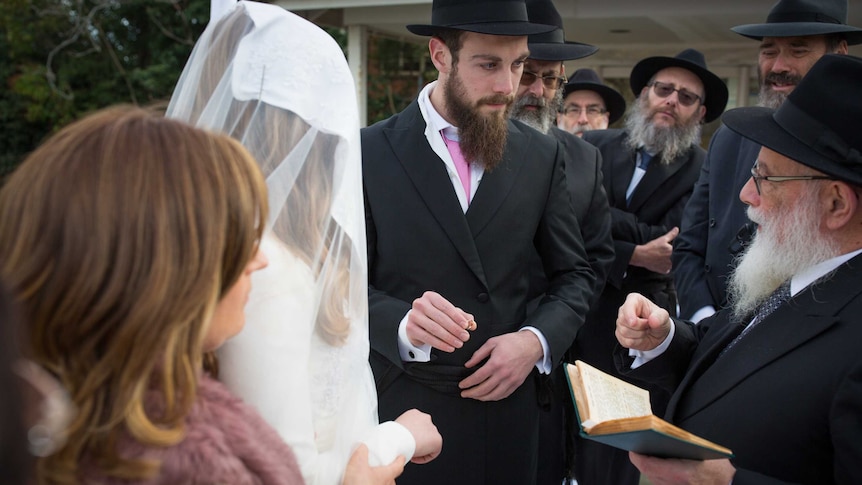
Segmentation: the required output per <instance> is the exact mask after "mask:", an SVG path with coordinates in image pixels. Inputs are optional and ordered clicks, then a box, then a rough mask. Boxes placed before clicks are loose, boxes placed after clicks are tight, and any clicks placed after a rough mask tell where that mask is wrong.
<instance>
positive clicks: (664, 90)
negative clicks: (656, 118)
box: [647, 81, 703, 106]
mask: <svg viewBox="0 0 862 485" xmlns="http://www.w3.org/2000/svg"><path fill="white" fill-rule="evenodd" d="M647 86H650V87H652V90H653V92H654V93H655V95H656V96H658V97H659V98H666V97H668V96H670V95H671V94H673V93H674V91H676V92H677V93H679V94H678V95H677V99H678V100H679V104H681V105H683V106H691V105H693V104H694V103H697V102H700V104H703V98H701V97H700V96H698V95H696V94H694V93H693V92H691V91H688V90H686V89H685V88H683V89H676V87H674V85H673V84H669V83H663V82H660V81H653V82H651V83H649V84H647Z"/></svg>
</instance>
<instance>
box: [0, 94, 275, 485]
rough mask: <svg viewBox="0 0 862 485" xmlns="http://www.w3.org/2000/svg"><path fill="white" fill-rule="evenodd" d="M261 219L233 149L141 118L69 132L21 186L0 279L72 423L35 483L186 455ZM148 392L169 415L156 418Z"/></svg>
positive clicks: (154, 467) (12, 206) (4, 217)
mask: <svg viewBox="0 0 862 485" xmlns="http://www.w3.org/2000/svg"><path fill="white" fill-rule="evenodd" d="M266 204H267V202H266V186H265V183H264V181H263V178H262V176H261V174H260V171H259V169H258V168H257V164H256V162H255V161H254V159H253V158H252V157H251V155H250V154H249V153H248V152H247V151H246V150H245V149H244V148H243V147H242V145H240V144H239V143H238V142H237V141H235V140H233V139H231V138H229V137H227V136H224V135H216V134H211V133H207V132H205V131H203V130H200V129H197V128H194V127H191V126H189V125H187V124H185V123H182V122H180V121H176V120H171V119H166V118H162V117H160V116H158V115H156V114H155V113H152V112H149V111H147V110H143V109H140V108H132V107H118V108H112V109H108V110H104V111H100V112H97V113H95V114H93V115H90V116H88V117H86V118H84V119H82V120H80V121H78V122H76V123H74V124H72V125H70V126H68V127H66V128H65V129H63V130H62V131H60V132H59V133H57V134H56V135H55V136H53V137H52V138H50V139H49V140H48V141H47V142H45V143H44V144H43V145H42V146H41V147H39V148H38V149H37V150H36V151H35V152H33V153H32V154H31V155H30V156H29V157H28V158H27V160H25V161H24V163H23V164H22V165H21V166H20V167H19V168H18V170H17V171H16V172H15V173H13V174H12V176H11V177H10V179H9V180H8V182H7V183H6V185H5V186H4V188H3V189H2V191H0V227H2V228H3V230H2V231H0V254H2V255H3V260H2V262H0V277H2V278H3V279H4V280H5V281H6V282H7V283H8V284H9V286H10V287H11V289H12V291H13V293H14V294H15V296H16V299H17V300H18V301H19V302H20V303H21V306H22V308H23V311H24V316H25V319H26V320H27V321H28V322H29V323H30V327H29V332H28V333H29V336H28V337H29V346H30V349H29V350H30V352H31V354H32V358H33V359H34V360H35V361H36V362H38V363H39V364H41V365H42V366H44V367H45V368H46V369H47V370H48V371H50V372H52V373H53V374H54V375H56V376H57V377H58V379H59V380H60V381H61V382H62V384H63V385H64V386H65V387H66V389H67V390H68V391H69V393H70V395H71V398H72V401H73V403H74V404H75V405H76V406H77V409H78V415H77V417H76V419H75V420H74V421H73V422H72V424H71V426H70V429H69V431H68V441H67V443H66V445H65V446H64V447H63V448H61V449H60V450H59V451H58V452H57V453H55V454H54V455H52V456H49V457H46V458H43V459H41V460H40V462H39V463H38V470H37V474H38V479H39V482H40V483H44V484H55V483H56V484H67V483H77V478H76V477H77V475H78V470H79V466H81V463H82V462H85V461H86V462H87V463H88V464H90V463H92V465H93V466H95V467H97V468H98V470H99V471H100V472H101V473H103V474H104V475H106V476H112V477H118V478H128V479H140V478H146V477H149V476H152V475H154V474H155V473H156V472H157V471H158V463H154V462H152V461H141V460H129V459H126V458H124V457H122V456H119V455H118V453H117V450H116V444H117V442H118V438H119V437H120V436H121V435H124V434H125V435H128V436H130V437H132V438H133V439H135V440H137V441H138V442H140V443H142V444H144V445H147V446H171V445H173V444H176V443H178V442H179V441H181V440H182V439H183V432H184V428H183V421H184V418H185V416H186V415H187V413H188V412H189V410H190V408H191V405H192V403H193V402H194V400H195V397H196V388H197V379H198V374H199V372H200V369H201V360H202V355H203V350H202V344H203V339H204V337H205V336H206V333H207V330H208V326H209V322H210V320H211V317H212V313H213V311H214V308H215V305H216V303H217V302H218V300H219V299H220V298H221V296H222V295H223V294H224V293H225V292H226V291H227V290H228V289H229V288H230V287H231V286H233V284H234V283H235V282H236V281H237V280H238V279H239V277H240V275H241V274H242V272H243V270H244V268H245V266H246V264H247V263H248V262H249V260H250V259H251V258H252V257H253V256H254V253H255V251H256V250H257V244H258V242H259V240H260V237H261V233H262V231H263V221H265V220H266V213H267V205H266ZM148 390H155V391H158V393H159V394H160V395H161V396H162V397H163V399H164V403H163V404H164V409H165V412H164V413H162V414H160V415H157V416H153V415H149V414H148V413H147V411H146V410H145V408H144V403H143V399H144V394H145V392H147V391H148ZM88 466H89V465H88Z"/></svg>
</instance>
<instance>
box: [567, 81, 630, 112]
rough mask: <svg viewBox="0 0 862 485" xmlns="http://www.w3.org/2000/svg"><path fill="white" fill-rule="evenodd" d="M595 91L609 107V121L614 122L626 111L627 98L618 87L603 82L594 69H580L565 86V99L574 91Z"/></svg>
mask: <svg viewBox="0 0 862 485" xmlns="http://www.w3.org/2000/svg"><path fill="white" fill-rule="evenodd" d="M584 90H586V91H595V92H596V93H597V94H598V95H599V96H601V97H602V99H603V100H605V106H606V107H607V108H608V123H613V122H615V121H616V120H618V119H620V118H621V117H622V116H623V113H625V112H626V99H625V98H623V95H622V94H620V93H619V92H618V91H617V90H616V89H614V88H612V87H610V86H606V85H604V84H602V80H601V78H599V75H598V73H596V71H593V70H592V69H586V68H585V69H578V70H577V71H575V73H574V74H572V77H570V78H569V82H567V83H566V85H565V87H564V88H563V99H565V98H566V96H568V95H569V93H571V92H573V91H584Z"/></svg>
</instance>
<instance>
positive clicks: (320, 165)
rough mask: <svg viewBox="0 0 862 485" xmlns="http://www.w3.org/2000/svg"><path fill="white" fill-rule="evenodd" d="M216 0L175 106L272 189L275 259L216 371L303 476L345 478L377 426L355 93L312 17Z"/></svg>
mask: <svg viewBox="0 0 862 485" xmlns="http://www.w3.org/2000/svg"><path fill="white" fill-rule="evenodd" d="M221 3H222V4H225V7H224V8H225V9H226V11H225V12H224V15H223V16H222V17H221V18H220V19H219V20H216V18H217V15H218V13H217V12H213V17H214V20H211V22H210V25H209V26H208V27H207V29H206V30H205V31H204V33H203V35H202V36H201V38H200V39H199V41H198V42H197V44H196V46H195V48H194V50H193V52H192V54H191V57H190V58H189V60H188V63H187V65H186V67H185V69H184V71H183V73H182V76H181V78H180V80H179V82H178V84H177V87H176V89H175V92H174V94H173V96H172V98H171V102H170V105H169V107H168V113H167V115H168V116H170V117H173V118H179V119H183V120H186V121H189V122H191V123H192V124H195V125H197V126H199V127H202V128H208V129H212V130H217V131H220V132H224V133H227V134H229V135H231V136H233V137H234V138H237V139H239V140H240V141H241V142H242V143H243V145H244V146H245V147H246V148H248V149H249V150H250V151H251V152H252V154H253V155H254V156H255V157H256V158H257V160H258V161H259V163H260V166H261V169H262V170H263V172H264V175H265V177H266V181H267V186H268V189H269V206H270V216H269V220H268V222H267V231H266V234H265V237H264V241H263V242H262V249H263V251H264V253H265V254H266V255H267V257H268V258H269V260H270V265H269V267H267V268H266V269H264V270H262V271H259V272H257V273H256V274H255V276H254V279H253V288H252V293H251V296H250V299H249V303H248V305H247V307H246V326H245V328H244V329H243V331H242V332H241V333H240V334H239V335H238V336H237V337H235V338H234V339H232V340H231V341H229V342H227V343H226V344H225V346H224V347H223V348H222V349H221V351H220V354H219V359H220V367H221V371H220V372H221V379H222V380H223V381H224V382H225V383H226V384H227V385H228V387H230V388H231V390H233V391H234V392H235V393H237V394H239V395H240V396H241V397H242V398H244V399H245V400H247V401H249V402H250V403H251V404H253V405H255V406H256V407H258V410H259V411H260V412H261V414H262V415H263V416H264V418H265V419H267V421H268V422H269V423H270V424H272V425H273V426H274V427H275V428H276V429H277V430H278V431H279V433H281V434H282V436H283V437H284V438H285V440H286V441H287V442H288V443H289V444H290V445H291V446H292V448H293V449H294V452H295V453H296V454H297V458H298V461H299V462H300V465H301V466H302V468H303V474H304V475H305V477H306V482H307V483H321V484H322V483H333V484H334V483H340V481H341V479H340V477H341V473H342V472H343V469H344V464H346V463H347V461H348V458H349V455H350V453H351V452H352V451H353V449H354V448H355V446H356V445H357V443H358V442H359V441H360V440H362V439H363V438H364V437H367V435H368V433H369V432H371V431H370V430H371V429H372V428H374V427H375V426H376V425H377V398H376V393H375V389H374V383H373V378H372V377H371V371H370V368H369V366H368V360H367V359H368V309H367V267H366V252H365V251H366V249H365V226H364V224H365V220H364V209H363V198H362V183H361V166H360V148H359V122H358V120H359V118H358V110H357V103H356V92H355V89H356V88H355V84H354V82H353V78H352V76H351V74H350V71H349V69H348V66H347V62H346V60H345V58H344V54H343V52H342V51H341V49H340V48H339V46H338V45H337V44H336V42H335V41H334V40H333V39H332V38H331V37H330V36H329V35H328V34H326V33H325V32H324V31H322V30H320V29H319V28H318V27H316V26H315V25H313V24H312V23H310V22H308V21H306V20H304V19H302V18H300V17H298V16H296V15H294V14H292V13H290V12H287V11H286V10H284V9H282V8H280V7H277V6H273V5H267V4H260V3H255V2H239V3H237V4H235V5H233V4H232V2H231V1H230V0H228V1H227V2H225V1H224V0H222V1H221ZM214 8H217V7H215V4H214ZM381 459H382V460H384V461H385V462H386V463H388V462H389V461H388V460H389V459H390V458H389V457H382V458H381ZM408 459H409V456H408Z"/></svg>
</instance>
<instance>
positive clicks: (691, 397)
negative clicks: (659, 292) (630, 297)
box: [615, 256, 862, 485]
mask: <svg viewBox="0 0 862 485" xmlns="http://www.w3.org/2000/svg"><path fill="white" fill-rule="evenodd" d="M859 315H862V256H857V257H855V258H853V259H851V260H850V261H848V262H847V263H845V264H843V265H841V266H840V267H839V268H838V269H837V270H836V272H835V273H834V274H833V276H832V277H830V278H828V279H825V280H822V281H820V282H817V283H815V284H813V285H811V286H809V287H808V288H806V289H804V290H803V291H801V292H800V293H799V294H797V295H796V296H795V297H793V299H791V300H790V302H788V303H787V304H785V305H783V306H781V307H779V308H778V309H777V310H776V311H775V312H774V313H772V314H771V315H770V316H768V317H767V318H765V319H764V320H763V321H762V322H761V323H760V324H759V325H757V326H756V327H754V328H753V329H752V330H751V331H750V332H749V333H748V334H747V335H746V336H745V337H744V338H743V339H742V340H740V342H739V343H737V344H736V345H734V347H733V348H731V349H730V350H728V351H727V353H726V354H724V355H722V356H721V357H718V355H719V353H720V352H721V350H722V349H724V347H725V346H726V345H727V344H728V343H729V342H730V341H731V340H733V339H734V338H735V337H736V335H738V334H739V333H740V332H741V331H742V329H743V328H744V326H745V325H747V324H748V321H747V320H746V321H733V320H730V318H729V312H728V311H721V312H719V313H718V314H716V315H714V316H713V317H711V318H708V319H705V320H703V321H701V322H700V323H699V324H698V325H691V324H687V323H684V322H679V321H675V322H674V324H675V325H676V334H675V336H674V338H673V341H672V342H671V345H670V347H669V348H668V350H667V351H666V352H665V353H664V354H662V355H661V356H659V357H657V358H656V359H654V360H652V361H650V362H648V363H647V364H644V365H643V366H641V367H639V368H637V369H634V370H630V369H629V364H630V362H631V359H630V358H629V357H628V351H627V350H626V349H622V348H619V347H618V348H617V351H616V355H615V357H616V360H617V365H618V368H619V369H620V370H621V371H624V372H626V374H627V375H628V376H630V377H634V378H637V379H643V380H645V381H648V382H652V383H655V384H659V385H662V386H664V387H665V388H666V389H668V390H671V391H674V390H675V392H674V394H673V397H672V399H671V401H670V404H669V406H668V408H667V414H666V418H667V419H668V420H669V421H671V422H673V423H675V424H677V425H678V426H680V427H682V428H684V429H686V430H689V431H691V432H693V433H695V434H697V435H699V436H702V437H704V438H706V439H708V440H711V441H714V442H716V443H718V444H720V445H723V446H727V447H728V448H730V449H731V450H732V451H733V452H734V454H735V458H734V459H733V460H732V461H733V464H734V466H736V467H737V468H738V471H737V474H736V476H735V477H734V479H733V484H734V485H746V484H779V483H802V484H812V485H813V484H818V485H824V484H825V485H828V484H844V485H850V484H858V483H862V439H860V437H862V352H860V351H859V343H860V342H862V321H860V318H859Z"/></svg>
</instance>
